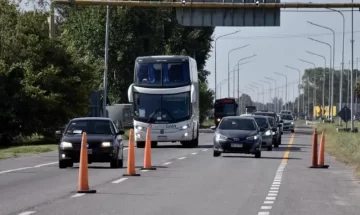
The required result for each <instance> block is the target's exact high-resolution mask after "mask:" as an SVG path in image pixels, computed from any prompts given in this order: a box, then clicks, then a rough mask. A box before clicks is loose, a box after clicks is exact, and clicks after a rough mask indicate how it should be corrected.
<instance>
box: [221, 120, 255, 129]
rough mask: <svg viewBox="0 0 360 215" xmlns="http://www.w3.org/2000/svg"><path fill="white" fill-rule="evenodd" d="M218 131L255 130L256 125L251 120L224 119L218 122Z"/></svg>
mask: <svg viewBox="0 0 360 215" xmlns="http://www.w3.org/2000/svg"><path fill="white" fill-rule="evenodd" d="M219 129H222V130H247V131H253V130H256V125H255V123H254V120H252V119H225V118H223V119H222V120H221V122H220V125H219Z"/></svg>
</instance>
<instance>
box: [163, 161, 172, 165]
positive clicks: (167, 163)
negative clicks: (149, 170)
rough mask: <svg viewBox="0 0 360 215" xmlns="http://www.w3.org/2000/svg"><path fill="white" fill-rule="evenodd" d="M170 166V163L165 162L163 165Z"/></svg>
mask: <svg viewBox="0 0 360 215" xmlns="http://www.w3.org/2000/svg"><path fill="white" fill-rule="evenodd" d="M169 164H171V162H166V163H163V165H169Z"/></svg>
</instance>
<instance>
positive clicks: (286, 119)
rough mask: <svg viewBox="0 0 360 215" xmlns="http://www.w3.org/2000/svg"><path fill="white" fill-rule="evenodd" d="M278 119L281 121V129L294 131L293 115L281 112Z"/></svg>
mask: <svg viewBox="0 0 360 215" xmlns="http://www.w3.org/2000/svg"><path fill="white" fill-rule="evenodd" d="M280 119H281V120H282V121H283V131H291V133H294V132H295V123H294V117H293V116H292V115H291V114H281V115H280Z"/></svg>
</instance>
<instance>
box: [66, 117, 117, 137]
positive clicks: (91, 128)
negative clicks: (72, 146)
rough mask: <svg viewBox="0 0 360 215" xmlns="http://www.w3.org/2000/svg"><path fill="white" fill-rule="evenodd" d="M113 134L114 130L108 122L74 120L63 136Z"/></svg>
mask: <svg viewBox="0 0 360 215" xmlns="http://www.w3.org/2000/svg"><path fill="white" fill-rule="evenodd" d="M82 132H86V134H108V135H111V134H115V128H114V126H113V124H112V122H110V121H108V120H74V121H71V122H70V123H69V125H68V127H67V129H66V131H65V134H70V135H74V134H82Z"/></svg>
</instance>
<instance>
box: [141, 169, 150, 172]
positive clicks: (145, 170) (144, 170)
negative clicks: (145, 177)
mask: <svg viewBox="0 0 360 215" xmlns="http://www.w3.org/2000/svg"><path fill="white" fill-rule="evenodd" d="M147 171H149V170H148V169H143V170H141V172H147Z"/></svg>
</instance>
